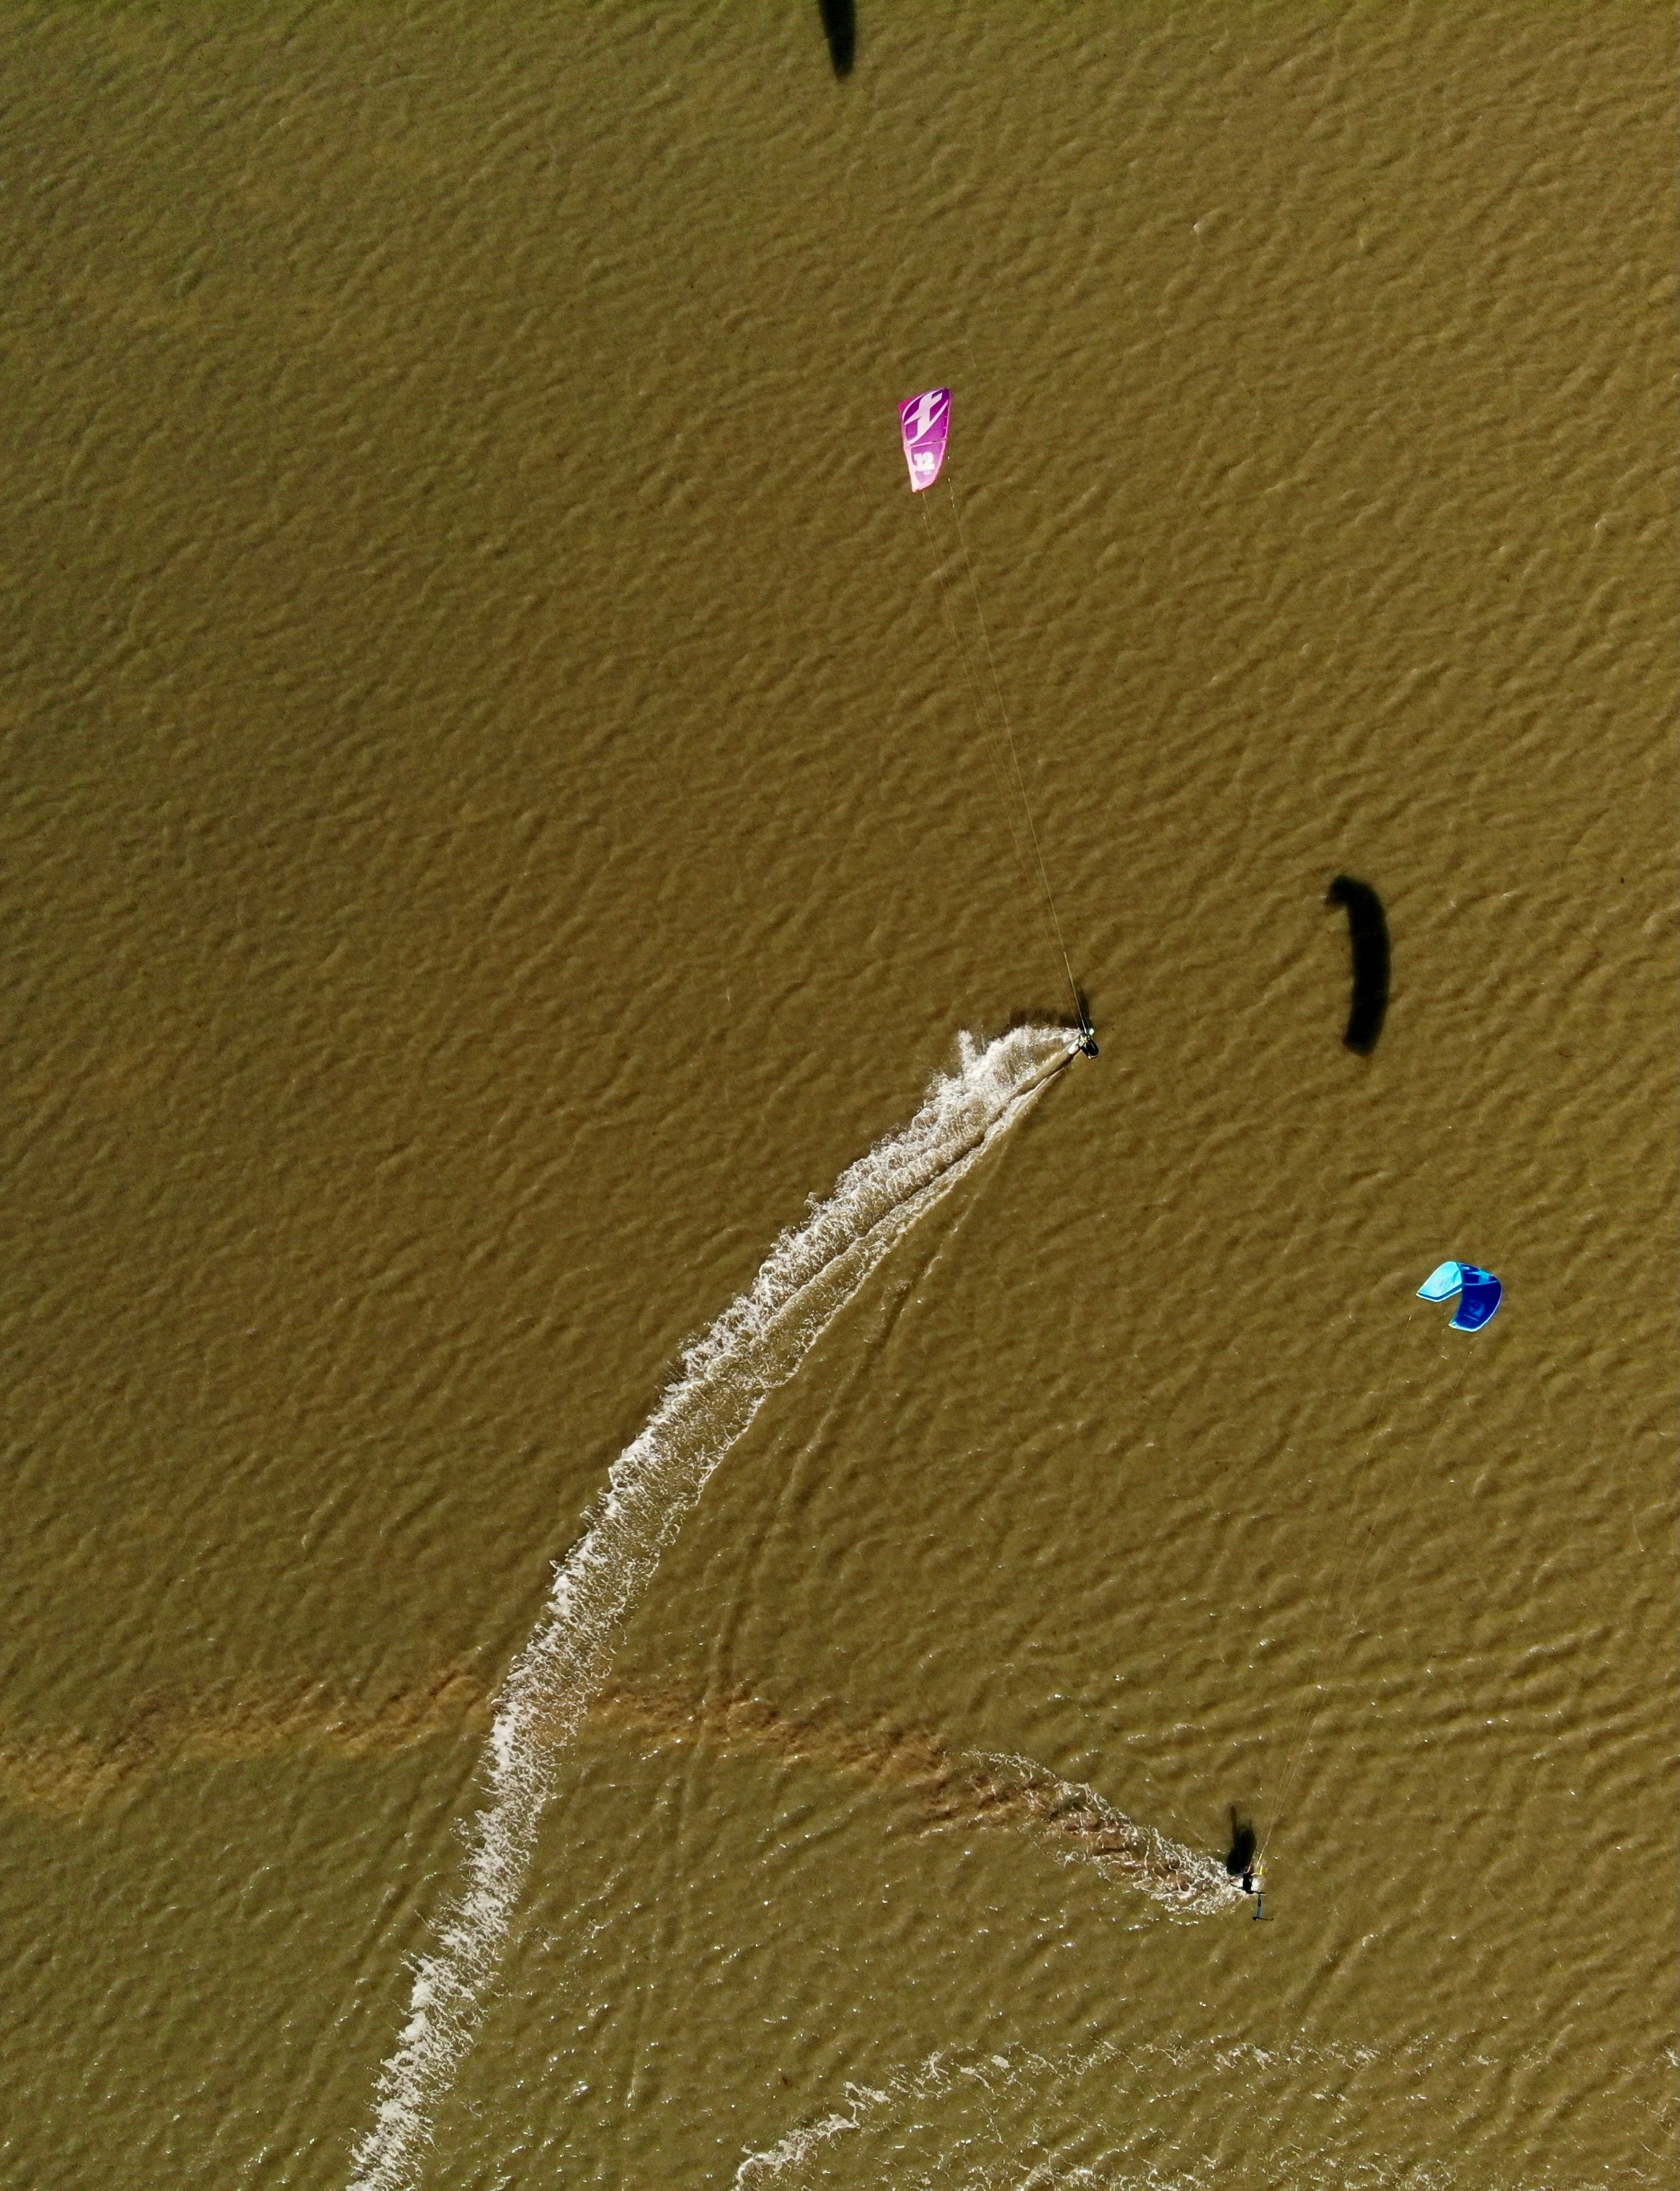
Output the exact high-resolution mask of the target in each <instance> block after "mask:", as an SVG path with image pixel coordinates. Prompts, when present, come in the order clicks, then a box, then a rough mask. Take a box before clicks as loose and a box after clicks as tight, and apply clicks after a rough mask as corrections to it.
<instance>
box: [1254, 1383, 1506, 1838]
mask: <svg viewBox="0 0 1680 2191" xmlns="http://www.w3.org/2000/svg"><path fill="white" fill-rule="evenodd" d="M1469 1366H1470V1365H1469V1363H1468V1361H1467V1360H1466V1363H1464V1364H1463V1366H1462V1367H1461V1369H1460V1371H1459V1374H1458V1377H1457V1379H1456V1380H1455V1383H1454V1385H1453V1386H1452V1389H1451V1391H1449V1393H1448V1395H1447V1405H1448V1406H1450V1405H1451V1403H1452V1402H1453V1401H1455V1399H1456V1398H1457V1397H1458V1395H1459V1391H1460V1390H1461V1387H1462V1386H1463V1383H1464V1380H1465V1377H1466V1374H1468V1371H1469ZM1392 1389H1393V1386H1392V1380H1391V1381H1390V1384H1389V1386H1388V1387H1387V1391H1392ZM1387 1391H1385V1394H1384V1397H1385V1400H1386V1399H1387ZM1442 1412H1443V1414H1444V1412H1445V1410H1444V1409H1443V1410H1442ZM1428 1464H1429V1448H1428V1446H1427V1444H1426V1446H1425V1448H1424V1449H1423V1451H1422V1452H1421V1454H1419V1456H1418V1459H1417V1461H1416V1463H1415V1465H1414V1466H1413V1469H1412V1472H1411V1474H1410V1476H1409V1477H1408V1479H1407V1482H1406V1488H1405V1489H1404V1491H1403V1492H1402V1493H1401V1494H1400V1498H1399V1501H1398V1511H1399V1512H1400V1513H1402V1514H1404V1513H1405V1512H1406V1511H1408V1509H1409V1507H1410V1505H1411V1503H1412V1498H1413V1494H1415V1491H1416V1489H1417V1487H1418V1485H1419V1483H1420V1482H1421V1480H1422V1477H1423V1471H1424V1470H1425V1469H1426V1468H1427V1465H1428ZM1368 1469H1369V1463H1367V1470H1368ZM1360 1503H1361V1507H1362V1508H1364V1504H1365V1502H1364V1501H1363V1500H1362V1501H1361V1502H1360ZM1380 1519H1381V1516H1380V1515H1379V1514H1378V1513H1376V1512H1375V1511H1372V1512H1370V1517H1369V1519H1368V1520H1367V1521H1366V1523H1365V1538H1364V1544H1363V1545H1360V1546H1358V1570H1357V1572H1356V1573H1355V1574H1354V1576H1353V1583H1352V1585H1351V1587H1350V1590H1349V1593H1348V1602H1347V1614H1346V1618H1345V1621H1344V1624H1343V1626H1342V1633H1341V1642H1340V1643H1339V1644H1338V1645H1337V1646H1336V1652H1335V1659H1333V1660H1332V1662H1331V1663H1330V1665H1329V1666H1328V1667H1326V1668H1325V1670H1324V1679H1323V1680H1322V1681H1320V1682H1314V1683H1313V1689H1312V1692H1311V1693H1310V1694H1309V1696H1308V1697H1307V1701H1306V1703H1305V1704H1303V1705H1302V1706H1301V1712H1300V1715H1299V1716H1298V1718H1297V1721H1296V1735H1295V1739H1294V1741H1293V1742H1292V1744H1290V1752H1289V1756H1288V1760H1287V1761H1286V1763H1285V1765H1284V1777H1283V1778H1282V1780H1281V1781H1280V1782H1279V1786H1278V1793H1277V1795H1276V1796H1275V1798H1274V1799H1273V1809H1272V1822H1271V1824H1269V1825H1268V1826H1267V1829H1266V1833H1265V1837H1264V1839H1263V1840H1262V1841H1261V1844H1260V1847H1258V1848H1257V1849H1256V1852H1255V1859H1254V1861H1255V1868H1256V1870H1257V1869H1259V1867H1260V1865H1261V1862H1262V1860H1263V1859H1264V1857H1265V1854H1266V1852H1267V1848H1268V1847H1270V1846H1271V1843H1272V1840H1273V1835H1275V1834H1276V1833H1277V1831H1278V1830H1279V1826H1280V1825H1281V1824H1283V1822H1284V1806H1285V1802H1286V1800H1287V1798H1288V1796H1289V1793H1290V1789H1291V1788H1292V1787H1293V1786H1294V1784H1295V1777H1296V1773H1297V1772H1298V1771H1299V1770H1300V1768H1301V1764H1302V1762H1303V1761H1304V1759H1305V1756H1306V1753H1307V1748H1308V1745H1309V1744H1310V1743H1311V1741H1312V1738H1313V1732H1314V1730H1315V1728H1316V1727H1317V1726H1318V1715H1319V1713H1320V1712H1321V1711H1322V1710H1324V1699H1325V1697H1326V1696H1327V1695H1328V1694H1329V1693H1330V1687H1331V1684H1332V1683H1333V1682H1335V1677H1336V1676H1337V1675H1338V1674H1339V1673H1340V1672H1341V1667H1342V1662H1343V1660H1344V1659H1346V1658H1347V1653H1348V1651H1349V1650H1350V1648H1352V1646H1353V1636H1354V1632H1355V1630H1356V1629H1357V1627H1358V1620H1359V1616H1360V1614H1361V1613H1363V1612H1364V1608H1365V1599H1366V1596H1367V1595H1368V1593H1369V1591H1370V1579H1371V1571H1372V1568H1373V1567H1374V1566H1375V1562H1376V1558H1377V1556H1378V1554H1379V1553H1380V1552H1381V1550H1382V1543H1381V1539H1380V1538H1379V1537H1378V1535H1377V1523H1378V1522H1379V1520H1380ZM1353 1536H1354V1532H1353V1531H1352V1530H1349V1531H1348V1532H1347V1534H1346V1535H1345V1536H1344V1538H1343V1540H1342V1543H1343V1551H1342V1556H1341V1558H1340V1559H1339V1560H1338V1561H1337V1562H1336V1568H1335V1579H1334V1581H1333V1583H1332V1585H1331V1587H1330V1591H1329V1593H1328V1594H1327V1596H1326V1600H1325V1604H1324V1612H1323V1613H1321V1614H1320V1616H1319V1620H1318V1631H1317V1634H1316V1636H1315V1637H1314V1639H1313V1652H1312V1656H1313V1658H1317V1657H1318V1653H1319V1652H1320V1651H1321V1650H1322V1649H1323V1648H1324V1641H1325V1638H1326V1636H1328V1634H1329V1632H1330V1623H1331V1621H1332V1619H1334V1617H1335V1601H1336V1598H1337V1596H1338V1595H1339V1594H1340V1591H1341V1579H1342V1576H1343V1575H1344V1574H1346V1573H1347V1568H1348V1566H1349V1564H1350V1562H1352V1560H1353V1556H1354V1547H1353Z"/></svg>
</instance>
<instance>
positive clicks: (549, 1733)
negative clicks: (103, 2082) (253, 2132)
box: [352, 1027, 1070, 2191]
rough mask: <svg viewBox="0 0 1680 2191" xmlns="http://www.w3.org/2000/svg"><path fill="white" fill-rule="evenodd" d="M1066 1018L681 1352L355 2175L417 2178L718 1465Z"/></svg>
mask: <svg viewBox="0 0 1680 2191" xmlns="http://www.w3.org/2000/svg"><path fill="white" fill-rule="evenodd" d="M1069 1055H1070V1051H1069V1039H1068V1035H1067V1033H1065V1031H1063V1030H1062V1029H1060V1028H1055V1027H1017V1028H1015V1029H1014V1030H1013V1031H1012V1032H1011V1033H1008V1034H1006V1035H1002V1036H999V1039H997V1040H996V1041H995V1042H993V1043H990V1044H987V1045H986V1046H985V1047H984V1048H982V1047H981V1046H980V1045H979V1044H977V1043H976V1042H975V1041H974V1040H973V1039H971V1037H969V1036H966V1035H965V1036H964V1037H963V1038H962V1049H961V1061H960V1065H959V1067H958V1070H957V1071H956V1072H955V1073H950V1074H947V1075H944V1076H943V1077H942V1078H939V1079H937V1080H936V1081H935V1082H934V1084H933V1085H932V1087H931V1089H930V1090H929V1091H928V1095H927V1100H926V1101H925V1102H924V1104H923V1105H922V1107H921V1109H920V1111H918V1112H917V1113H916V1115H915V1117H914V1118H912V1119H911V1121H910V1123H909V1124H908V1126H906V1127H905V1128H904V1129H903V1131H902V1132H900V1133H897V1134H894V1135H891V1136H890V1137H889V1138H888V1139H887V1140H886V1141H881V1142H880V1143H879V1144H878V1145H877V1146H876V1147H874V1148H873V1149H872V1150H871V1151H870V1152H869V1153H868V1156H866V1157H864V1158H861V1159H860V1160H859V1162H857V1164H853V1165H852V1166H851V1169H849V1170H847V1171H845V1172H843V1173H842V1174H841V1175H840V1179H839V1181H837V1183H836V1185H835V1187H834V1192H833V1193H832V1194H831V1195H830V1196H829V1198H828V1200H827V1201H826V1202H819V1203H817V1204H815V1205H814V1206H813V1207H812V1211H811V1214H810V1215H809V1216H808V1217H807V1218H806V1221H805V1222H804V1224H803V1225H800V1226H794V1228H793V1229H791V1230H790V1231H789V1232H784V1233H783V1236H782V1238H780V1239H779V1240H778V1241H777V1243H776V1245H775V1246H774V1247H773V1248H772V1249H771V1251H770V1254H769V1255H768V1256H766V1259H765V1261H764V1263H763V1264H762V1266H760V1270H759V1273H758V1276H757V1277H756V1278H755V1279H754V1281H753V1283H752V1284H751V1286H750V1287H749V1289H748V1290H747V1291H746V1292H745V1293H743V1295H740V1296H739V1298H738V1299H737V1300H734V1301H732V1302H731V1304H730V1306H728V1307H727V1308H726V1310H725V1311H724V1312H723V1314H722V1315H721V1316H720V1317H719V1318H718V1320H717V1322H716V1323H715V1324H714V1325H713V1326H712V1328H711V1329H710V1330H709V1332H707V1333H706V1334H705V1335H704V1336H703V1338H701V1339H699V1340H696V1342H695V1343H694V1345H693V1346H691V1347H690V1348H689V1349H688V1351H687V1352H686V1353H685V1355H684V1356H683V1357H682V1369H681V1374H680V1375H679V1376H678V1377H677V1379H676V1380H675V1383H673V1384H672V1385H671V1386H670V1387H669V1390H668V1391H666V1392H665V1394H664V1396H663V1398H662V1399H661V1400H660V1402H659V1404H658V1407H657V1408H655V1409H654V1410H653V1413H652V1416H651V1417H650V1419H649V1420H648V1422H647V1425H646V1428H645V1429H644V1430H643V1431H641V1435H640V1436H639V1437H636V1438H635V1440H634V1441H633V1442H632V1443H630V1444H629V1445H628V1446H626V1447H625V1448H624V1452H623V1453H621V1454H619V1456H618V1460H616V1461H614V1462H613V1464H612V1471H611V1472H610V1474H609V1477H608V1479H607V1489H606V1491H605V1492H604V1493H603V1494H602V1495H601V1498H600V1499H599V1500H597V1501H596V1503H595V1507H594V1508H593V1510H592V1511H591V1513H590V1516H589V1522H588V1526H587V1528H585V1530H584V1534H583V1536H582V1537H581V1538H580V1539H578V1542H577V1544H575V1545H573V1546H572V1550H571V1551H570V1552H568V1553H567V1556H566V1557H565V1559H564V1560H562V1561H561V1563H560V1565H559V1567H558V1568H556V1569H555V1584H554V1590H553V1591H552V1593H551V1595H550V1599H549V1602H548V1606H547V1608H546V1610H545V1612H544V1616H543V1619H542V1620H541V1622H540V1623H539V1624H538V1628H537V1630H536V1632H535V1633H534V1635H533V1636H532V1638H531V1640H530V1642H528V1643H527V1645H526V1647H525V1648H524V1650H523V1651H522V1652H521V1653H520V1655H519V1657H518V1658H517V1659H515V1661H514V1664H513V1667H512V1669H511V1670H510V1673H509V1675H508V1678H507V1681H506V1682H505V1683H504V1686H503V1689H502V1693H501V1697H500V1699H499V1702H498V1706H497V1710H496V1717H495V1722H494V1724H493V1727H492V1728H491V1733H490V1740H489V1744H488V1746H487V1751H486V1757H485V1765H484V1775H485V1778H486V1781H487V1792H488V1800H487V1802H486V1803H485V1805H484V1807H483V1808H482V1809H481V1811H480V1813H479V1814H478V1817H477V1818H476V1821H475V1823H474V1825H473V1829H472V1834H471V1838H470V1842H469V1846H468V1855H467V1862H466V1876H465V1880H464V1883H463V1885H462V1887H461V1889H460V1891H459V1892H458V1895H457V1897H456V1898H455V1900H454V1902H453V1904H451V1906H450V1908H449V1909H448V1910H447V1912H446V1914H445V1915H444V1917H443V1918H442V1920H441V1923H440V1926H439V1932H438V1945H437V1948H436V1950H435V1951H434V1952H433V1953H432V1954H430V1955H426V1956H424V1957H423V1958H422V1959H421V1961H420V1964H419V1969H418V1971H417V1972H416V1973H415V1978H414V1988H413V1995H412V1996H411V2000H410V2004H409V2016H408V2021H407V2023H406V2024H405V2025H404V2026H403V2029H402V2032H401V2036H400V2038H399V2040H398V2041H397V2044H396V2049H395V2051H394V2052H392V2053H391V2055H390V2057H389V2058H388V2059H387V2061H386V2062H385V2064H384V2068H383V2069H382V2070H381V2071H380V2074H379V2091H378V2094H377V2098H376V2109H375V2116H374V2122H373V2128H372V2129H371V2130H370V2131H368V2132H367V2135H366V2136H365V2137H363V2138H362V2142H361V2143H360V2144H359V2145H358V2147H357V2148H356V2160H355V2170H356V2173H355V2177H354V2179H353V2183H352V2191H405V2187H408V2186H411V2185H413V2183H415V2182H417V2181H418V2179H419V2173H420V2169H421V2166H422V2164H423V2162H424V2158H425V2154H426V2152H427V2149H428V2148H429V2147H430V2144H431V2141H432V2132H433V2123H434V2120H435V2117H436V2110H437V2107H438V2104H439V2103H440V2102H441V2100H442V2099H443V2097H444V2096H445V2095H446V2094H447V2091H448V2090H449V2088H450V2086H451V2085H452V2084H453V2081H454V2079H455V2075H456V2073H457V2071H458V2069H459V2068H460V2065H461V2063H462V2061H463V2059H464V2057H465V2055H466V2053H467V2051H468V2049H469V2048H470V2046H471V2045H472V2040H473V2034H474V2032H475V2030H476V2026H477V2022H478V2017H479V2014H480V2012H481V2008H482V2006H483V2000H484V1995H485V1993H486V1991H487V1988H488V1986H489V1984H490V1982H491V1980H492V1979H493V1978H494V1976H495V1973H496V1971H497V1968H498V1965H499V1963H500V1961H501V1958H502V1952H503V1949H504V1946H505V1944H506V1941H507V1937H508V1932H509V1928H510V1926H511V1925H512V1922H513V1919H514V1915H515V1909H516V1908H517V1905H518V1902H519V1898H520V1895H521V1892H522V1890H523V1888H524V1885H525V1881H526V1878H527V1874H528V1873H529V1870H530V1867H531V1858H532V1850H533V1848H534V1847H535V1845H536V1839H537V1830H538V1825H539V1824H540V1823H541V1819H542V1815H543V1811H544V1807H545V1805H546V1804H547V1802H548V1800H549V1797H550V1794H551V1793H552V1792H553V1786H554V1771H555V1758H556V1756H557V1755H558V1753H559V1751H560V1750H561V1749H562V1748H563V1747H564V1746H565V1745H566V1744H567V1743H568V1742H570V1741H571V1740H572V1738H573V1737H574V1735H575V1734H576V1733H577V1730H578V1723H579V1722H580V1721H581V1720H582V1718H583V1716H584V1713H585V1711H586V1710H588V1708H589V1704H590V1702H591V1700H592V1699H593V1698H594V1697H595V1694H596V1693H597V1692H598V1691H599V1690H600V1688H601V1684H602V1682H604V1681H605V1679H606V1677H607V1671H608V1670H609V1667H610V1665H611V1663H612V1653H613V1650H614V1648H615V1646H616V1644H617V1642H618V1636H619V1633H620V1631H621V1630H622V1629H623V1626H624V1621H625V1619H626V1618H627V1617H628V1615H629V1613H630V1612H631V1610H632V1609H633V1608H634V1607H635V1604H636V1602H638V1600H639V1599H640V1598H641V1596H642V1594H643V1592H644V1591H646V1588H647V1586H648V1584H649V1582H650V1581H651V1580H652V1575H653V1571H654V1568H656V1567H657V1565H658V1561H659V1556H660V1554H661V1553H662V1552H663V1551H664V1549H665V1546H666V1545H668V1544H669V1542H670V1540H671V1539H672V1538H673V1537H674V1536H675V1534H676V1532H677V1530H678V1528H680V1527H681V1522H682V1520H683V1517H684V1516H685V1515H686V1514H687V1512H688V1511H689V1510H690V1509H691V1508H692V1506H693V1505H694V1503H695V1501H696V1500H698V1498H699V1496H700V1494H701V1492H702V1491H703V1489H704V1488H705V1485H706V1482H707V1479H708V1478H709V1477H710V1475H711V1473H712V1471H713V1470H714V1469H715V1467H716V1466H717V1465H718V1463H719V1462H720V1460H722V1459H723V1457H724V1455H725V1454H726V1453H727V1452H728V1450H729V1448H730V1447H731V1446H732V1445H733V1444H734V1443H735V1441H736V1440H737V1438H738V1437H740V1436H741V1434H742V1432H743V1431H744V1430H745V1429H746V1428H747V1426H748V1425H749V1423H750V1422H751V1421H752V1420H753V1418H754V1416H755V1414H757V1413H758V1411H759V1409H760V1407H761V1406H762V1405H763V1403H764V1402H765V1400H766V1398H767V1397H768V1396H769V1395H770V1394H771V1393H772V1392H773V1391H775V1390H776V1389H777V1386H781V1385H784V1384H786V1383H787V1381H788V1380H789V1378H790V1377H791V1376H793V1374H794V1372H795V1371H796V1370H797V1369H798V1368H799V1366H800V1363H802V1362H803V1361H804V1359H805V1357H806V1355H807V1354H808V1353H809V1352H811V1349H812V1346H814V1345H815V1344H816V1342H817V1340H818V1339H819V1338H820V1337H821V1335H822V1334H823V1332H824V1331H825V1330H826V1329H827V1328H828V1326H829V1324H830V1323H832V1322H833V1321H834V1317H836V1316H837V1315H838V1314H839V1312H840V1310H841V1309H842V1308H844V1307H845V1306H846V1303H847V1302H848V1301H849V1300H851V1299H852V1297H853V1296H854V1295H856V1293H857V1290H858V1289H859V1287H861V1286H862V1285H863V1282H864V1280H865V1279H866V1278H868V1276H869V1273H870V1272H872V1271H873V1270H874V1268H875V1266H876V1265H877V1264H878V1263H880V1261H881V1259H882V1257H883V1256H884V1255H886V1253H887V1251H888V1250H889V1249H891V1247H893V1246H894V1245H895V1243H897V1242H898V1241H899V1240H902V1239H903V1237H904V1235H905V1234H906V1233H907V1232H908V1231H909V1230H910V1228H911V1227H912V1226H914V1224H915V1223H916V1221H918V1219H920V1218H921V1217H924V1216H925V1215H926V1214H927V1212H928V1211H929V1210H930V1209H932V1208H933V1206H934V1204H936V1203H937V1202H938V1201H939V1200H940V1199H941V1198H943V1196H944V1195H946V1194H948V1192H950V1190H951V1188H952V1187H954V1186H955V1185H956V1183H957V1181H959V1180H960V1179H961V1178H962V1177H963V1176H964V1175H965V1173H967V1172H968V1171H970V1170H971V1169H972V1168H973V1166H974V1165H975V1164H977V1163H978V1162H979V1160H980V1158H982V1156H983V1155H984V1154H985V1152H986V1151H987V1150H988V1148H990V1147H991V1146H992V1144H993V1143H994V1141H997V1140H999V1138H1000V1137H1001V1136H1002V1135H1004V1134H1005V1133H1006V1132H1007V1131H1008V1130H1009V1128H1010V1127H1011V1125H1012V1124H1014V1123H1015V1122H1016V1121H1017V1119H1018V1118H1021V1117H1022V1114H1023V1113H1024V1112H1025V1111H1026V1109H1027V1108H1028V1105H1029V1104H1030V1103H1031V1102H1032V1101H1033V1100H1034V1097H1036V1096H1038V1095H1039V1093H1040V1092H1041V1091H1042V1090H1044V1089H1045V1087H1046V1086H1048V1084H1049V1083H1050V1081H1051V1079H1052V1078H1054V1077H1055V1074H1056V1071H1057V1069H1058V1068H1059V1067H1060V1066H1061V1065H1062V1064H1063V1063H1064V1062H1065V1061H1067V1059H1068V1056H1069Z"/></svg>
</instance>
